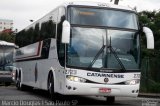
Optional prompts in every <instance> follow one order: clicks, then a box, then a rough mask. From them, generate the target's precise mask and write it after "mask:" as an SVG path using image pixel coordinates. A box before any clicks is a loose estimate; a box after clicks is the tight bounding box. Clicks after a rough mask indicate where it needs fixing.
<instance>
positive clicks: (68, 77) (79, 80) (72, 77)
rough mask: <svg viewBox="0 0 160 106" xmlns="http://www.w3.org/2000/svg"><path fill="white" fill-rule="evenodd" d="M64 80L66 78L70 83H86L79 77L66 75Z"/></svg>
mask: <svg viewBox="0 0 160 106" xmlns="http://www.w3.org/2000/svg"><path fill="white" fill-rule="evenodd" d="M66 78H67V79H68V80H70V81H75V82H83V83H85V82H86V79H84V78H80V77H76V76H71V75H68V76H66Z"/></svg>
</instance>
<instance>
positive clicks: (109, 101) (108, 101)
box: [106, 96, 115, 104]
mask: <svg viewBox="0 0 160 106" xmlns="http://www.w3.org/2000/svg"><path fill="white" fill-rule="evenodd" d="M106 102H107V104H113V103H114V102H115V97H114V96H109V97H106Z"/></svg>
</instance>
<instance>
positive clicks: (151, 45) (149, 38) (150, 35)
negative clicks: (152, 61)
mask: <svg viewBox="0 0 160 106" xmlns="http://www.w3.org/2000/svg"><path fill="white" fill-rule="evenodd" d="M143 32H144V33H145V35H146V39H147V49H154V36H153V32H152V30H151V29H150V28H148V27H143Z"/></svg>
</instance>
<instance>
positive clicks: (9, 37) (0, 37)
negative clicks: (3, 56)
mask: <svg viewBox="0 0 160 106" xmlns="http://www.w3.org/2000/svg"><path fill="white" fill-rule="evenodd" d="M0 40H3V41H7V42H12V43H14V42H15V36H14V35H13V33H6V32H2V33H0Z"/></svg>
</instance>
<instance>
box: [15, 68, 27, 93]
mask: <svg viewBox="0 0 160 106" xmlns="http://www.w3.org/2000/svg"><path fill="white" fill-rule="evenodd" d="M21 81H22V77H21V71H19V73H18V76H17V81H16V86H17V89H18V90H21V91H24V90H26V87H25V85H23V84H22V82H21Z"/></svg>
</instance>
